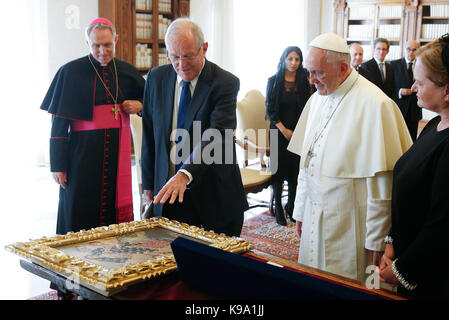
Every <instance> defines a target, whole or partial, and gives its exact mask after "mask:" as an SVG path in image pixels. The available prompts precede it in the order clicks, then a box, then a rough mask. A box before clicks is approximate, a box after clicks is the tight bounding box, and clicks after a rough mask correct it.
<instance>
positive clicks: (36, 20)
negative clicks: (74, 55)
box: [0, 0, 49, 174]
mask: <svg viewBox="0 0 449 320" xmlns="http://www.w3.org/2000/svg"><path fill="white" fill-rule="evenodd" d="M0 30H2V50H0V61H1V63H2V67H1V69H2V77H1V79H2V80H1V82H2V84H1V88H2V89H1V91H2V98H3V99H2V104H3V108H2V117H1V118H2V125H1V126H0V130H1V133H0V134H1V136H2V139H1V140H0V141H1V149H2V151H3V156H2V157H1V158H0V159H1V160H0V161H2V163H1V168H2V170H7V171H6V173H7V174H8V173H9V174H10V173H11V168H23V167H24V166H28V165H36V163H38V162H44V158H45V156H44V154H45V153H44V148H45V150H47V152H48V137H49V122H48V121H49V119H48V115H45V114H44V112H42V111H40V110H39V106H40V103H41V101H42V99H43V97H44V94H45V92H46V90H47V88H48V52H47V47H48V45H47V1H46V0H39V1H35V0H15V1H1V2H0ZM6 155H7V156H6Z"/></svg>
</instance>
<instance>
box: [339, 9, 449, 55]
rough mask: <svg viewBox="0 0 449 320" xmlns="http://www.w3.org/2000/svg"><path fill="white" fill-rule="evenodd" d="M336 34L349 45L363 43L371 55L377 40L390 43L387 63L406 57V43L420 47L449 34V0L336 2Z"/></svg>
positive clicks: (365, 53) (365, 51)
mask: <svg viewBox="0 0 449 320" xmlns="http://www.w3.org/2000/svg"><path fill="white" fill-rule="evenodd" d="M334 14H335V19H334V32H336V33H337V34H339V35H341V36H342V37H344V38H345V39H346V40H347V41H348V43H353V42H360V43H361V44H362V47H363V48H364V58H365V59H369V58H371V56H372V51H373V43H374V40H375V39H376V38H378V37H382V38H386V39H388V41H390V52H389V54H388V56H387V59H388V60H394V59H399V58H401V57H402V56H403V55H404V52H403V51H404V44H405V43H406V42H407V41H409V40H417V41H418V42H420V43H421V44H425V43H426V42H429V41H432V40H434V39H436V38H438V37H440V36H441V35H442V34H444V33H447V32H449V0H334Z"/></svg>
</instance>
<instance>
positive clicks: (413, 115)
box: [391, 58, 422, 125]
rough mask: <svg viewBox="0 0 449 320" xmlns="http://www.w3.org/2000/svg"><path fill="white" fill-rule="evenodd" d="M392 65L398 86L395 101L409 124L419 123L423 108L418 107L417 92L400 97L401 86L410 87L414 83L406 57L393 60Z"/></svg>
mask: <svg viewBox="0 0 449 320" xmlns="http://www.w3.org/2000/svg"><path fill="white" fill-rule="evenodd" d="M391 66H392V67H393V69H394V80H395V86H396V90H395V94H396V96H395V101H396V103H397V105H398V106H399V109H401V112H402V115H403V116H404V119H405V122H406V123H407V125H409V123H410V122H412V123H414V124H417V123H418V121H419V120H420V119H422V109H421V108H420V107H418V104H417V98H416V93H413V94H412V95H410V96H404V97H402V98H401V99H399V90H400V89H401V88H408V89H410V88H411V87H412V85H413V79H410V77H409V75H408V71H407V63H406V61H405V58H402V59H398V60H394V61H392V62H391Z"/></svg>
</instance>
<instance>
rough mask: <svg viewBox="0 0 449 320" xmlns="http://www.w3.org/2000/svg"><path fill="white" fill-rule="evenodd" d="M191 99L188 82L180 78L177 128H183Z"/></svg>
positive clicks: (178, 147)
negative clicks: (180, 88)
mask: <svg viewBox="0 0 449 320" xmlns="http://www.w3.org/2000/svg"><path fill="white" fill-rule="evenodd" d="M191 99H192V95H191V93H190V82H187V81H184V80H182V91H181V98H180V99H179V110H178V123H177V129H181V128H184V125H185V123H186V117H187V109H188V108H189V105H190V100H191ZM180 140H181V136H179V137H178V141H176V144H177V148H176V152H177V154H178V157H181V154H182V151H181V148H180V145H179V142H180ZM181 166H182V162H181V161H180V162H179V163H178V164H176V165H175V170H176V172H177V171H178V170H179V168H181Z"/></svg>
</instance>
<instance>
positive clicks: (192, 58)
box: [168, 47, 202, 63]
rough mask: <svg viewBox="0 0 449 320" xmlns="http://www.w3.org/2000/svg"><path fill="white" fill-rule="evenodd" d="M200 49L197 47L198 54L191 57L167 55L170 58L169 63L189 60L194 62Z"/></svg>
mask: <svg viewBox="0 0 449 320" xmlns="http://www.w3.org/2000/svg"><path fill="white" fill-rule="evenodd" d="M201 48H202V47H199V48H198V52H197V53H196V54H193V55H186V56H174V55H172V54H169V55H168V57H169V58H170V61H171V62H173V63H177V62H180V61H181V60H184V61H191V60H194V59H196V58H197V57H198V55H199V54H200V51H201Z"/></svg>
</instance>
